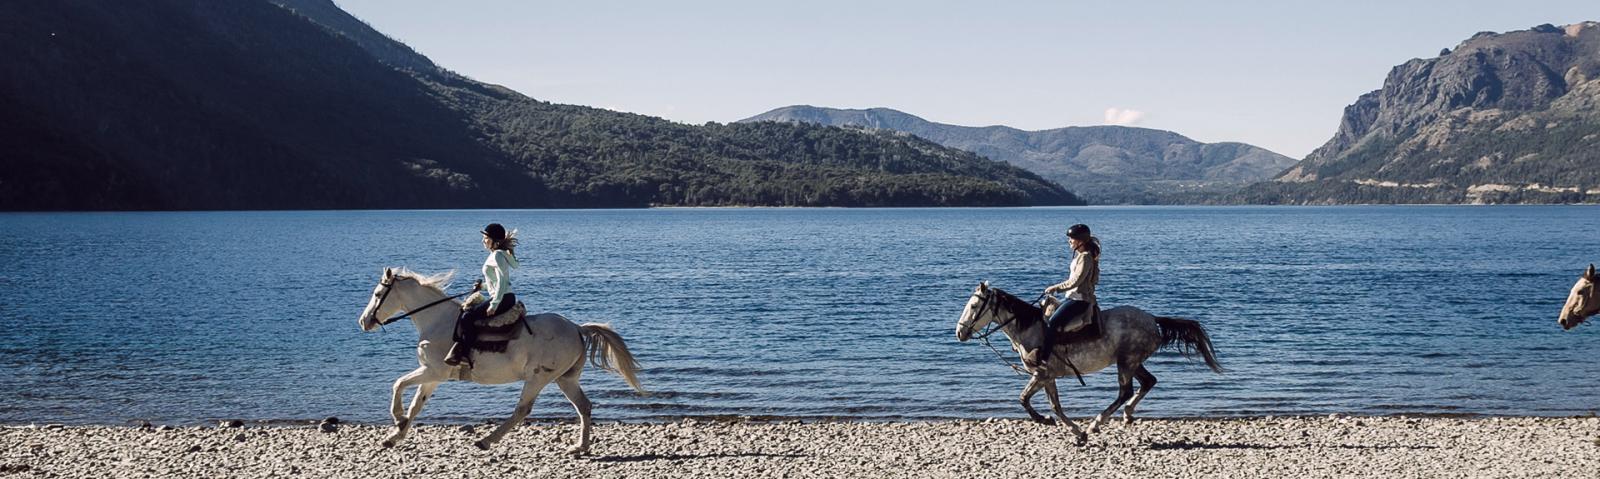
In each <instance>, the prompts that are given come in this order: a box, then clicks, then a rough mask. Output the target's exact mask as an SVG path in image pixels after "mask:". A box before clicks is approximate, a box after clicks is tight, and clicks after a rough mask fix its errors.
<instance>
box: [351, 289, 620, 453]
mask: <svg viewBox="0 0 1600 479" xmlns="http://www.w3.org/2000/svg"><path fill="white" fill-rule="evenodd" d="M450 276H451V274H450V273H445V274H440V275H435V276H423V275H419V274H416V273H412V272H410V271H407V270H404V269H392V268H391V269H384V270H383V278H382V279H381V280H379V281H378V286H377V287H376V288H374V289H373V290H372V299H371V300H370V301H368V302H367V308H366V309H365V310H362V311H361V318H360V319H359V320H358V324H360V325H361V330H363V331H372V330H374V329H377V328H378V327H379V326H381V325H383V324H388V323H391V322H394V321H398V320H399V319H400V318H401V317H403V316H406V315H409V316H410V317H411V321H412V323H413V324H415V325H416V327H417V334H418V335H419V336H420V338H421V341H420V342H419V343H417V363H419V364H420V365H421V367H419V368H417V369H415V370H413V371H411V372H410V373H407V374H406V375H404V376H401V377H400V379H397V380H395V382H394V397H393V399H392V401H391V403H390V415H391V416H393V417H394V434H393V435H390V436H389V438H388V439H384V441H383V447H394V445H395V444H399V443H400V441H401V440H403V439H405V437H406V432H407V431H409V430H410V429H411V426H412V424H414V423H415V421H416V419H417V414H418V413H420V412H422V405H423V404H425V403H427V402H428V397H429V396H431V395H432V394H433V390H434V388H437V387H439V383H441V382H444V381H449V380H463V381H472V382H475V383H478V384H505V383H509V382H513V381H522V399H521V400H519V401H517V408H516V410H515V411H513V412H512V413H511V418H509V419H507V420H506V422H505V423H503V424H501V425H500V427H498V428H495V430H494V432H491V433H489V436H488V437H485V438H483V439H482V440H479V441H478V442H476V443H474V445H476V446H478V448H479V449H488V448H489V446H492V445H494V443H495V442H496V441H499V440H500V438H502V437H504V436H505V435H506V433H507V432H510V430H511V428H512V427H515V426H516V425H517V424H519V423H521V422H522V419H523V418H524V417H527V415H528V412H529V411H532V410H533V400H534V398H535V397H537V396H538V395H539V391H541V390H543V389H544V387H545V386H546V385H548V384H550V381H555V382H556V385H558V386H560V387H561V393H562V394H564V395H566V396H567V400H568V401H571V402H572V407H574V408H576V409H577V410H578V421H579V428H580V430H581V433H580V434H579V436H578V444H576V445H574V446H572V447H571V448H569V449H567V452H568V453H571V454H583V453H587V452H588V451H589V430H590V427H591V426H592V424H593V421H592V420H591V419H590V417H589V411H590V409H591V406H590V404H589V398H588V397H586V396H584V394H583V389H581V388H579V387H578V377H579V376H581V375H582V374H583V363H584V356H586V355H587V356H588V358H589V361H590V362H591V363H593V364H594V365H595V366H597V367H599V368H601V369H605V370H608V371H612V372H615V373H618V374H620V375H622V379H623V380H624V381H627V382H628V385H629V386H632V387H633V389H634V390H636V391H639V392H641V393H643V392H644V388H643V387H641V386H639V379H638V378H637V377H635V376H634V375H635V373H636V372H638V370H639V365H638V363H637V362H635V361H634V359H633V354H632V353H629V352H628V346H627V344H625V343H623V341H622V337H621V336H619V335H617V333H616V332H615V331H612V330H611V328H610V327H609V326H606V325H603V324H585V325H583V326H578V325H576V324H573V323H572V321H569V320H567V318H564V317H562V316H561V315H559V314H553V313H544V314H539V315H532V316H526V317H524V318H523V321H525V322H526V329H525V330H524V334H521V335H518V336H517V338H516V339H515V340H512V341H511V342H510V343H509V344H507V345H506V350H505V352H501V353H485V352H474V353H473V363H475V364H474V365H473V366H472V367H471V368H467V367H464V366H449V365H446V364H445V363H444V358H445V354H446V353H448V352H449V351H450V346H451V345H452V344H454V342H455V340H454V339H453V337H454V333H455V327H456V317H457V315H458V314H460V311H461V309H460V308H461V303H460V302H458V301H456V300H455V299H453V298H451V297H448V296H446V295H445V293H444V290H443V285H444V283H445V282H447V281H449V279H450ZM401 312H405V313H406V314H405V315H402V316H393V315H395V314H399V313H401ZM380 317H384V318H389V319H386V320H380V319H379V318H380ZM613 364H614V365H615V367H614V368H613V367H612V365H613ZM411 386H416V387H417V392H416V395H414V396H412V398H411V408H410V410H409V411H402V410H401V409H400V406H401V403H402V397H401V396H402V395H403V394H404V393H405V389H406V388H409V387H411Z"/></svg>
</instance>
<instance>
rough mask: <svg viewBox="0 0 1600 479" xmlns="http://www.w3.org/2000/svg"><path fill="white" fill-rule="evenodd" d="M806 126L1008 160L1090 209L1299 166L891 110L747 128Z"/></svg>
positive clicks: (1123, 137) (1218, 147)
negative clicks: (907, 137) (883, 133)
mask: <svg viewBox="0 0 1600 479" xmlns="http://www.w3.org/2000/svg"><path fill="white" fill-rule="evenodd" d="M759 121H777V122H801V123H817V124H822V125H835V126H844V125H852V126H861V127H866V128H878V129H887V130H894V131H900V132H905V133H910V134H912V135H916V136H919V137H922V138H926V139H928V140H931V141H933V142H936V143H939V144H941V145H945V146H949V147H953V148H960V149H963V150H967V151H971V152H974V153H977V154H979V155H983V156H986V157H989V158H993V159H997V160H1002V161H1006V162H1009V163H1011V164H1013V165H1017V166H1021V167H1023V168H1026V169H1028V170H1029V171H1032V172H1035V173H1038V174H1039V175H1041V176H1044V177H1045V178H1046V179H1050V180H1054V181H1057V182H1059V183H1061V184H1062V185H1064V186H1066V187H1067V188H1068V189H1071V190H1072V191H1074V192H1076V193H1078V194H1079V195H1081V196H1083V197H1084V198H1085V199H1087V200H1089V201H1090V202H1092V203H1100V204H1150V203H1185V202H1198V201H1203V200H1205V199H1206V198H1209V197H1210V196H1211V195H1212V194H1215V193H1219V192H1231V191H1233V190H1234V189H1237V188H1238V187H1240V186H1243V185H1245V184H1247V183H1250V182H1255V181H1260V180H1265V179H1268V178H1271V177H1272V176H1273V175H1276V174H1278V173H1279V172H1282V171H1283V169H1284V168H1287V167H1288V166H1290V165H1292V164H1294V160H1293V159H1291V158H1288V157H1285V156H1283V155H1279V154H1277V153H1273V152H1271V151H1267V150H1266V149H1262V148H1259V147H1255V146H1251V145H1247V144H1243V143H1209V144H1208V143H1200V142H1197V141H1194V140H1191V139H1189V138H1186V137H1184V136H1183V135H1179V134H1177V133H1173V132H1170V131H1164V130H1152V129H1148V128H1131V127H1123V126H1089V127H1067V128H1057V129H1053V130H1042V131H1024V130H1019V129H1016V128H1011V127H1006V126H988V127H968V126H956V125H947V124H943V123H935V122H931V121H928V120H924V119H922V118H919V117H917V116H915V115H911V114H908V113H905V112H901V111H897V110H892V109H888V108H871V109H865V110H847V109H837V108H819V107H813V106H789V107H783V108H779V109H776V110H772V111H769V112H766V113H762V114H760V115H756V116H754V117H751V118H747V119H745V120H741V122H759Z"/></svg>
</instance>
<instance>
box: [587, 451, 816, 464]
mask: <svg viewBox="0 0 1600 479" xmlns="http://www.w3.org/2000/svg"><path fill="white" fill-rule="evenodd" d="M722 457H759V458H797V457H811V455H810V454H771V453H765V452H718V453H711V454H639V455H633V456H600V457H596V458H592V459H589V460H590V461H593V462H644V461H684V460H690V459H713V458H722Z"/></svg>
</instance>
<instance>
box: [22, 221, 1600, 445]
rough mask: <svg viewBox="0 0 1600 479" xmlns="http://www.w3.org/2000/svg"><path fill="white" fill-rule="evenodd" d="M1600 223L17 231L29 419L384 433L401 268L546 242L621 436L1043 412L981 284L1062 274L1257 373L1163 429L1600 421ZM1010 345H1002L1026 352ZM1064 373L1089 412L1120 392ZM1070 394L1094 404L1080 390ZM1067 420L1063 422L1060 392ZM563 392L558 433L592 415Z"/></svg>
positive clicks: (1081, 410) (395, 370) (411, 340)
mask: <svg viewBox="0 0 1600 479" xmlns="http://www.w3.org/2000/svg"><path fill="white" fill-rule="evenodd" d="M1597 218H1600V208H1596V207H1592V206H1504V207H1498V206H1497V207H1485V206H1473V207H1443V206H1431V207H1430V206H1417V207H1411V206H1351V207H1087V208H1083V207H1080V208H1016V209H652V210H573V211H551V210H495V211H484V210H473V211H315V212H177V213H12V214H0V265H3V266H0V335H3V337H0V339H3V341H0V348H3V349H0V352H3V354H0V367H4V368H5V369H6V371H7V373H6V374H3V375H0V389H3V390H6V391H9V392H10V395H11V398H10V399H8V400H6V401H3V402H0V423H34V422H39V423H44V422H59V423H104V424H121V423H126V422H128V421H134V420H140V419H144V420H150V421H152V422H157V423H173V424H188V423H196V422H201V421H210V420H215V419H219V418H239V419H247V420H298V419H316V418H321V417H324V416H339V417H340V418H343V419H346V420H354V421H363V422H385V421H387V420H388V419H387V418H388V413H387V408H388V397H389V387H390V384H391V382H392V381H393V380H394V379H395V378H396V377H398V376H399V375H401V374H403V373H405V372H407V371H409V370H411V369H413V368H414V367H416V360H415V355H414V354H415V352H414V351H415V345H416V335H415V330H414V329H413V328H412V326H411V325H410V323H409V322H400V323H396V324H393V325H390V326H388V327H387V328H386V330H385V331H384V332H379V333H362V332H361V331H360V330H359V328H358V327H357V326H356V317H357V315H358V314H359V313H360V312H361V309H362V308H363V307H364V306H365V305H366V302H367V297H368V296H369V295H370V293H371V291H372V288H373V287H374V286H375V284H376V282H377V281H378V279H379V276H380V273H381V271H382V269H383V268H384V267H386V266H407V267H410V268H413V269H415V270H418V271H421V272H425V273H427V272H438V271H444V270H451V269H454V270H457V271H459V272H460V273H461V274H460V276H459V277H458V279H457V280H456V281H455V284H454V286H453V287H452V288H451V291H452V292H459V291H464V290H465V289H467V288H469V287H470V285H471V283H472V280H473V279H475V278H476V277H477V275H478V267H479V265H480V264H481V263H482V261H483V257H484V256H485V252H484V251H483V249H482V246H481V244H480V243H479V241H480V239H479V238H480V237H479V234H478V230H479V229H480V228H481V227H482V226H483V225H484V224H485V223H488V222H491V221H495V222H500V223H504V224H506V225H507V227H509V228H517V229H520V230H521V235H520V237H521V238H522V246H521V247H520V248H519V249H518V256H519V258H520V259H521V262H522V265H523V267H522V268H521V269H519V270H516V271H515V272H514V273H513V279H514V282H515V288H514V289H515V291H516V292H517V294H518V296H519V297H521V298H522V299H523V300H524V302H526V303H527V304H528V306H529V308H530V309H531V310H535V311H553V312H558V313H561V314H563V315H566V316H568V317H569V318H572V319H573V320H575V321H577V322H580V323H581V322H605V323H610V324H611V325H612V326H613V327H615V328H616V329H617V331H619V332H620V333H621V334H622V336H623V337H624V338H626V339H627V341H628V344H629V346H630V347H631V348H632V349H633V351H634V353H635V354H636V355H637V356H638V357H639V359H640V361H641V362H642V363H643V366H644V368H645V369H644V371H643V373H642V374H641V379H642V381H643V382H644V385H645V386H646V387H647V388H648V389H650V390H651V391H652V392H653V394H651V395H648V396H639V395H635V394H633V393H632V392H631V391H630V390H628V389H627V387H626V385H624V384H623V383H622V381H621V380H620V379H618V378H617V377H616V376H615V375H612V374H609V373H604V372H601V371H599V370H597V369H594V368H590V369H589V371H588V372H587V374H585V377H584V387H585V388H586V389H587V390H588V391H589V393H590V397H591V398H592V399H594V401H595V404H596V417H597V419H599V420H602V421H610V420H623V421H653V420H669V419H674V418H680V417H721V416H762V417H766V416H773V417H789V418H801V419H824V418H846V419H863V420H896V419H945V418H984V417H1011V418H1021V417H1024V416H1025V415H1024V413H1023V412H1022V410H1021V408H1020V407H1019V406H1018V405H1017V403H1016V397H1017V394H1018V393H1019V392H1020V389H1021V387H1022V385H1023V383H1024V382H1025V380H1024V378H1023V377H1021V376H1017V375H1015V374H1014V373H1012V372H1011V370H1010V369H1008V368H1007V367H1006V366H1004V365H1002V364H1001V363H1000V361H999V360H998V359H997V358H996V357H995V355H994V353H992V352H991V351H989V350H988V349H987V348H985V347H983V345H982V344H978V343H971V342H969V343H960V342H957V341H956V340H955V334H954V327H955V321H956V320H957V319H958V317H959V315H960V312H961V308H962V306H963V304H964V302H965V301H966V299H967V297H968V295H970V294H971V292H972V289H973V288H974V286H976V285H977V283H978V282H979V281H989V282H991V284H993V285H994V286H997V287H1000V288H1002V289H1005V290H1008V291H1011V292H1013V293H1016V294H1018V295H1019V296H1023V297H1029V298H1031V297H1033V296H1034V295H1036V294H1038V291H1039V290H1041V289H1042V288H1043V287H1044V286H1046V285H1048V284H1050V283H1053V282H1057V281H1060V280H1061V279H1063V278H1064V277H1065V275H1066V273H1067V266H1068V262H1069V261H1070V257H1069V255H1068V251H1067V247H1066V238H1065V235H1064V230H1065V228H1066V226H1067V225H1069V224H1072V223H1079V222H1081V223H1088V224H1089V225H1091V226H1092V227H1094V229H1095V233H1096V235H1097V236H1099V237H1100V238H1101V240H1102V242H1103V244H1104V248H1105V253H1104V257H1103V259H1102V262H1101V268H1102V275H1101V284H1100V287H1099V289H1098V293H1099V296H1100V299H1101V301H1102V304H1104V305H1105V306H1106V307H1111V306H1115V305H1123V304H1130V305H1135V306H1138V307H1140V308H1143V309H1146V310H1148V311H1151V312H1153V313H1155V314H1159V315H1165V316H1179V317H1186V318H1191V319H1195V320H1198V321H1200V322H1201V323H1202V324H1204V325H1205V326H1206V327H1207V328H1208V329H1209V330H1210V332H1211V335H1212V338H1213V340H1214V341H1215V345H1216V347H1217V351H1218V355H1219V358H1220V360H1221V361H1222V363H1223V365H1224V366H1225V367H1226V368H1228V372H1227V373H1226V374H1222V375H1218V374H1213V373H1211V372H1210V371H1208V370H1206V369H1205V368H1204V367H1203V366H1202V365H1200V364H1198V363H1195V362H1191V361H1189V360H1187V359H1184V358H1182V357H1181V356H1178V355H1177V354H1175V353H1171V352H1164V353H1162V354H1160V355H1158V356H1157V357H1156V358H1154V359H1153V360H1152V361H1151V362H1150V363H1149V369H1150V370H1151V372H1152V373H1154V374H1155V375H1156V376H1157V377H1158V378H1160V385H1159V386H1158V387H1157V388H1156V389H1155V391H1154V392H1152V393H1151V396H1150V397H1149V399H1148V400H1146V401H1145V402H1144V403H1142V404H1141V408H1140V412H1141V414H1143V415H1146V416H1156V417H1195V416H1199V417H1212V416H1243V415H1287V414H1328V413H1352V414H1485V415H1574V414H1589V413H1592V412H1593V411H1594V410H1595V409H1597V408H1600V402H1596V401H1595V398H1600V361H1597V360H1596V359H1597V357H1600V356H1597V355H1596V353H1597V352H1600V328H1596V327H1593V326H1586V327H1583V328H1579V329H1577V330H1574V331H1569V332H1563V331H1562V330H1561V328H1560V327H1559V326H1557V325H1556V321H1555V318H1556V315H1557V313H1558V312H1559V309H1560V307H1561V305H1562V303H1563V301H1564V300H1565V297H1566V293H1567V291H1568V289H1569V288H1570V287H1571V286H1572V283H1573V282H1574V281H1575V280H1576V279H1577V276H1578V275H1579V273H1581V272H1582V269H1583V268H1584V267H1585V266H1587V265H1588V264H1589V263H1591V262H1600V244H1597V243H1596V241H1595V239H1596V238H1600V221H1596V219H1597ZM997 346H999V347H1001V348H1002V351H1003V352H1007V353H1008V356H1012V357H1014V355H1012V354H1010V353H1009V351H1006V350H1005V347H1004V345H1003V344H1000V345H997ZM1086 379H1087V380H1088V383H1089V387H1081V386H1077V385H1076V383H1075V382H1070V383H1069V382H1066V381H1064V382H1063V383H1062V387H1063V400H1064V403H1065V404H1066V405H1067V406H1068V408H1069V410H1070V412H1071V413H1072V414H1074V415H1079V416H1081V415H1085V414H1092V413H1095V412H1098V411H1099V410H1100V409H1102V408H1104V407H1105V406H1106V405H1107V404H1109V402H1110V401H1111V400H1112V399H1113V398H1114V397H1115V396H1116V393H1115V384H1116V381H1115V375H1114V374H1112V373H1110V372H1102V373H1099V374H1095V375H1091V376H1087V377H1086ZM1069 384H1070V385H1069ZM517 392H518V386H516V385H505V386H478V385H471V384H465V383H448V384H446V385H444V386H443V387H441V388H440V390H439V392H438V393H437V394H436V395H435V396H434V399H433V400H432V401H430V402H429V403H428V409H427V410H426V411H424V412H423V419H422V420H423V421H424V422H451V421H478V420H481V419H486V418H492V419H502V418H503V417H505V416H506V415H508V414H509V413H510V412H511V408H512V406H513V405H514V403H515V401H516V397H517ZM1037 402H1038V404H1040V405H1041V406H1042V405H1044V404H1045V398H1044V397H1043V395H1040V396H1039V397H1038V398H1037ZM572 416H573V413H572V410H571V407H570V406H569V405H567V403H566V401H565V400H564V399H562V398H561V396H560V394H559V392H558V391H557V390H556V389H555V388H554V387H551V388H549V390H547V391H546V393H545V394H544V395H542V396H541V397H540V399H539V402H538V403H536V404H535V408H534V413H533V415H532V416H530V417H533V418H538V419H562V418H569V417H572Z"/></svg>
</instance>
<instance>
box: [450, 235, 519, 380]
mask: <svg viewBox="0 0 1600 479" xmlns="http://www.w3.org/2000/svg"><path fill="white" fill-rule="evenodd" d="M480 233H483V247H484V249H487V250H489V258H488V259H486V260H484V261H483V279H482V280H480V282H481V283H482V284H483V285H485V286H488V288H489V290H488V301H481V302H478V303H476V304H474V303H473V302H471V301H466V302H464V303H463V305H464V306H465V305H473V306H471V307H466V308H464V309H462V311H461V316H460V317H459V318H457V319H456V333H455V342H456V344H455V346H452V347H451V348H450V354H447V355H446V356H445V360H444V362H445V364H448V365H451V366H457V365H460V364H461V363H462V362H466V363H467V367H472V357H471V354H472V341H473V339H474V336H476V334H477V331H476V328H475V327H474V326H476V323H477V322H478V321H480V320H483V319H485V318H488V317H490V316H494V315H497V314H500V313H504V312H506V311H509V310H510V309H511V307H512V306H515V305H516V304H517V295H516V294H513V293H512V292H511V270H513V269H516V268H517V267H518V266H520V264H519V263H518V262H517V253H516V249H517V232H516V230H512V231H511V233H510V234H507V233H506V228H505V227H504V226H501V225H500V223H489V226H486V227H484V228H483V231H480Z"/></svg>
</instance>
